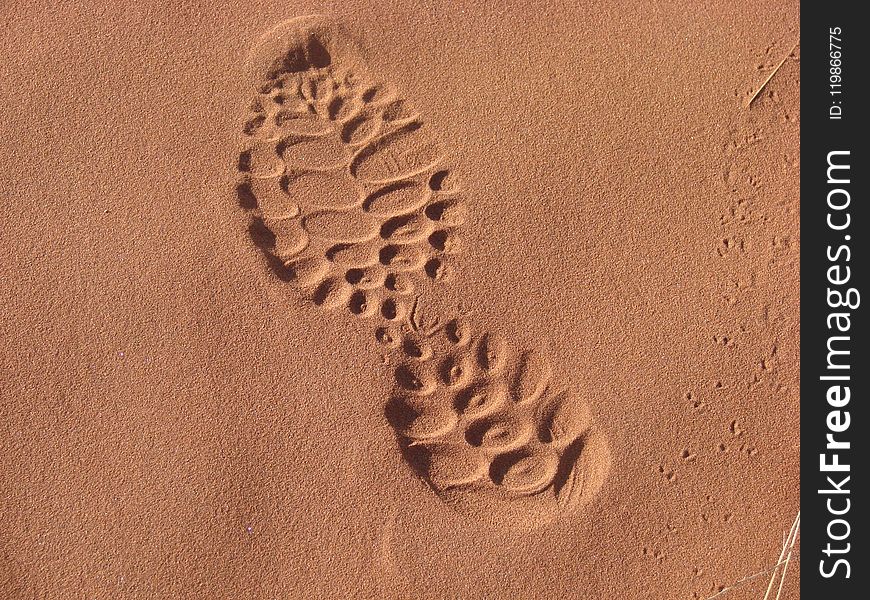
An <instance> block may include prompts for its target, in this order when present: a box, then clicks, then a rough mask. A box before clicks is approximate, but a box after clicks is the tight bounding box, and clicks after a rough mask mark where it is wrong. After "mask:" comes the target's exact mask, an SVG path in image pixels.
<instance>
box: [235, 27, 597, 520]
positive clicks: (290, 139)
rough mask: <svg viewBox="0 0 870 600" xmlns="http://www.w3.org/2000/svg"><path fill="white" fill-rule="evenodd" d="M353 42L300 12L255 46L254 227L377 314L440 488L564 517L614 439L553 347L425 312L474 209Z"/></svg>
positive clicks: (581, 499)
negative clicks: (554, 362)
mask: <svg viewBox="0 0 870 600" xmlns="http://www.w3.org/2000/svg"><path fill="white" fill-rule="evenodd" d="M350 40H351V38H350V37H349V36H348V35H347V34H345V33H344V32H343V31H342V29H341V27H340V26H339V25H337V24H336V23H333V22H331V21H329V20H327V19H325V18H323V17H319V16H308V17H300V18H298V19H291V20H289V21H285V22H284V23H281V24H279V25H277V26H276V27H275V28H273V29H272V30H271V31H269V32H268V33H266V34H265V35H264V36H263V37H262V38H261V39H260V40H259V41H258V43H257V45H256V47H255V49H254V50H253V51H252V53H251V54H250V55H249V57H248V61H247V70H248V76H249V79H250V81H251V84H252V89H253V99H252V101H251V102H250V105H249V110H248V112H247V114H246V116H245V119H244V122H243V124H242V134H243V137H244V140H245V143H244V149H243V150H242V151H241V153H240V155H239V160H238V170H239V172H240V181H239V183H238V186H237V195H238V200H239V205H240V206H241V207H242V208H243V209H244V210H245V211H246V212H247V214H248V215H249V217H250V222H249V233H250V236H251V239H252V241H253V242H254V243H255V244H256V245H257V246H258V247H259V248H260V249H261V250H262V251H263V253H264V254H265V256H266V259H267V261H268V263H269V265H270V266H271V268H272V270H273V271H274V273H275V274H276V275H277V276H278V278H280V279H281V280H282V281H285V282H288V283H290V284H291V285H292V286H293V287H294V288H296V289H297V290H299V291H300V292H301V293H302V294H303V295H304V296H305V297H306V298H308V299H309V300H310V301H311V302H312V303H313V304H315V305H317V306H320V307H322V308H325V309H341V308H344V309H346V310H348V311H349V312H350V313H352V314H353V315H357V316H359V317H372V318H373V319H374V321H375V328H376V330H375V337H376V339H377V340H378V341H379V342H380V343H381V344H382V345H383V347H384V348H386V349H387V351H388V353H389V355H390V356H389V358H386V359H385V363H386V364H392V365H393V366H394V367H395V370H394V383H395V390H394V392H395V393H394V394H393V395H392V397H391V399H390V400H389V401H388V402H387V404H386V411H385V412H386V417H387V420H388V421H389V423H390V424H391V425H392V426H393V427H394V428H395V430H396V433H397V436H398V440H399V447H400V449H401V451H402V453H403V455H404V457H405V458H406V459H407V461H408V462H409V464H410V465H411V466H412V467H413V468H414V469H415V470H416V471H417V472H418V473H419V475H420V476H421V477H422V478H424V479H425V481H426V482H427V483H428V484H429V485H430V487H431V488H432V489H433V490H434V491H435V492H436V493H437V494H438V496H439V497H441V498H442V499H443V500H444V501H445V502H447V503H448V504H449V505H450V506H452V507H453V508H455V509H457V510H459V511H460V512H462V513H464V514H470V515H474V516H478V517H480V518H482V519H483V520H488V521H491V522H493V521H499V520H507V522H508V523H509V524H511V525H514V526H524V525H525V526H527V525H530V524H539V523H543V522H548V521H552V520H553V519H555V518H556V517H558V516H559V515H560V514H563V513H565V512H567V511H569V510H572V509H574V508H576V507H578V506H580V505H582V504H584V503H585V502H587V501H588V500H590V499H591V498H592V497H593V496H594V495H595V494H596V492H597V491H598V490H599V489H600V487H601V485H602V483H603V481H604V478H605V476H606V474H607V471H608V469H609V462H610V461H609V454H608V450H607V446H606V443H605V441H604V439H603V436H602V435H601V434H600V433H599V432H598V431H597V430H596V429H595V427H594V426H593V423H592V418H591V415H590V412H589V410H588V408H587V407H586V405H585V404H582V403H580V402H579V401H577V400H576V399H575V398H573V396H572V395H571V394H570V393H569V391H568V390H567V389H565V388H564V387H561V386H559V385H557V384H556V383H555V381H554V377H553V372H552V368H551V365H550V363H549V361H547V360H545V359H544V358H543V356H542V355H541V353H539V352H536V351H533V352H520V351H517V350H516V349H514V348H513V347H512V346H511V345H510V344H509V343H508V342H507V341H506V340H504V339H503V338H500V337H498V336H496V335H492V334H488V333H481V332H474V331H473V330H472V328H471V325H470V324H469V323H468V322H467V321H466V320H465V319H453V320H449V321H446V322H444V321H442V320H441V317H440V316H439V317H437V318H436V319H435V321H434V322H432V323H427V324H426V326H425V327H424V326H423V325H421V324H420V322H419V319H418V315H417V309H418V304H419V302H420V301H421V299H422V298H423V293H424V291H426V292H427V293H428V289H429V287H430V286H429V285H428V283H427V282H430V281H434V282H437V281H440V280H442V279H444V278H445V277H447V276H448V274H449V273H450V262H449V257H450V255H452V254H455V253H457V252H459V251H460V249H461V245H460V243H459V238H458V235H457V234H458V230H459V228H460V227H461V226H462V225H463V224H464V223H465V221H466V219H467V215H468V210H467V207H466V205H465V203H464V201H463V200H462V199H461V197H460V194H459V192H460V190H459V186H458V184H457V182H456V177H455V175H454V174H453V171H452V170H451V169H450V168H449V167H447V166H445V164H444V163H445V158H444V155H443V153H442V151H441V149H440V146H439V143H438V141H437V138H436V136H435V135H434V134H433V132H432V131H431V130H430V128H428V127H427V126H426V124H425V123H424V121H423V120H422V119H421V118H420V116H419V115H418V114H417V112H416V111H415V110H414V109H413V108H412V107H411V106H410V104H409V103H407V102H406V101H405V100H404V99H403V98H401V96H400V95H399V94H398V93H397V92H396V91H395V89H394V88H392V87H391V86H390V85H388V84H385V83H383V82H381V81H379V80H377V79H376V78H375V77H373V76H372V75H371V74H370V73H369V72H368V70H367V68H366V66H365V64H364V62H363V61H362V59H361V58H360V55H359V52H358V51H357V49H356V48H355V46H354V45H353V44H352V42H351V41H350ZM424 287H425V288H426V289H425V290H424ZM443 316H446V315H443ZM508 517H509V518H508Z"/></svg>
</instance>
